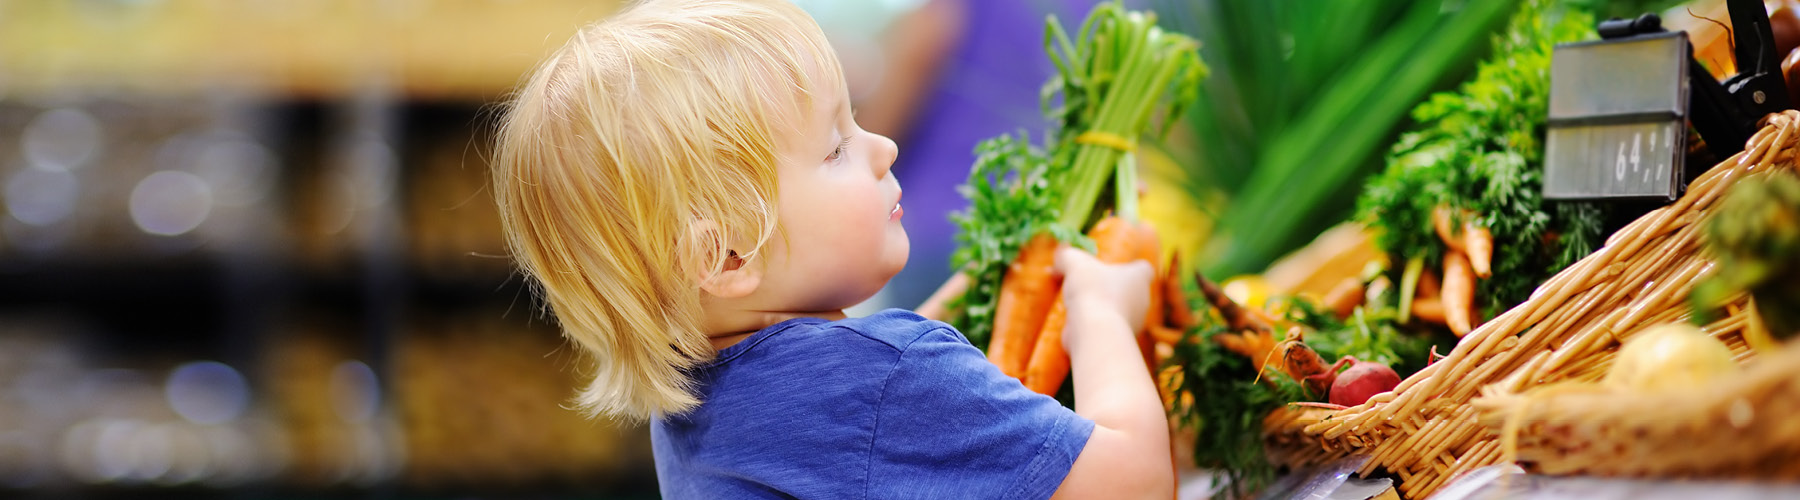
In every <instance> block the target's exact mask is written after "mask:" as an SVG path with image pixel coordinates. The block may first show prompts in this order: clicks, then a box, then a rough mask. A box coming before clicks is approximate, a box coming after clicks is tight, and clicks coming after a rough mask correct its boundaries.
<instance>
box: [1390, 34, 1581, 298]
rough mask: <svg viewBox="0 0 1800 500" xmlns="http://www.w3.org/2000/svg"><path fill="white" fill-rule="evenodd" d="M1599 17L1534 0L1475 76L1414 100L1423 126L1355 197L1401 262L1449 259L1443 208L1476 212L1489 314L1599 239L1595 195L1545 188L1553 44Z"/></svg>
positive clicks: (1431, 263) (1481, 289)
mask: <svg viewBox="0 0 1800 500" xmlns="http://www.w3.org/2000/svg"><path fill="white" fill-rule="evenodd" d="M1593 25H1594V21H1593V18H1592V17H1591V16H1589V15H1587V14H1586V13H1584V12H1581V11H1578V10H1574V9H1556V8H1553V6H1552V5H1551V2H1550V1H1548V0H1530V1H1528V2H1526V4H1525V6H1524V7H1523V8H1521V9H1520V10H1519V11H1518V12H1517V13H1516V14H1515V15H1514V16H1513V18H1512V20H1511V22H1510V23H1509V24H1508V27H1507V30H1506V33H1505V34H1504V35H1501V36H1500V37H1498V38H1497V39H1496V41H1495V44H1496V51H1495V53H1494V55H1493V56H1492V57H1490V58H1489V59H1487V60H1486V61H1483V62H1482V63H1481V64H1480V66H1479V67H1478V68H1477V72H1476V76H1475V78H1474V79H1473V80H1470V81H1469V82H1467V83H1464V84H1463V85H1462V87H1461V88H1460V89H1458V91H1457V92H1455V93H1440V94H1437V95H1433V96H1432V97H1431V99H1430V100H1429V101H1427V102H1425V103H1424V104H1421V105H1419V106H1418V107H1417V108H1416V109H1414V110H1413V118H1414V119H1415V120H1417V121H1418V122H1419V123H1421V124H1424V126H1423V127H1422V128H1421V129H1419V130H1417V131H1414V132H1410V133H1407V134H1405V135H1403V136H1401V138H1400V140H1399V142H1398V143H1397V144H1395V145H1394V150H1393V154H1392V156H1391V157H1390V160H1389V163H1388V167H1387V170H1386V171H1385V172H1383V173H1382V174H1381V175H1380V176H1378V177H1376V178H1374V179H1372V180H1371V181H1370V182H1369V184H1368V185H1367V187H1366V191H1365V192H1364V193H1363V196H1362V198H1361V199H1359V200H1358V202H1357V219H1358V220H1360V221H1362V222H1364V223H1366V224H1368V225H1369V226H1370V227H1373V228H1376V229H1379V230H1380V231H1379V233H1378V236H1377V238H1376V243H1377V245H1379V246H1380V247H1381V248H1383V249H1384V250H1386V251H1387V252H1389V253H1390V254H1392V255H1393V256H1395V257H1396V259H1395V260H1396V261H1402V260H1405V258H1407V257H1423V258H1424V261H1425V267H1426V268H1427V269H1439V268H1441V267H1442V259H1443V243H1442V242H1441V241H1440V240H1439V238H1438V236H1437V234H1436V233H1435V232H1434V231H1433V229H1432V224H1431V215H1432V211H1433V210H1434V209H1435V207H1437V206H1439V205H1448V206H1450V207H1451V208H1454V209H1459V210H1458V211H1457V212H1458V213H1461V212H1462V210H1469V211H1472V212H1473V213H1475V214H1478V217H1479V218H1478V219H1477V220H1476V221H1475V222H1476V223H1477V224H1479V225H1481V226H1484V227H1487V228H1488V230H1489V231H1490V232H1491V233H1492V235H1493V237H1494V251H1495V254H1494V261H1493V274H1494V275H1493V278H1492V279H1488V280H1482V281H1480V282H1479V283H1478V289H1477V293H1478V295H1479V296H1480V297H1481V300H1484V301H1485V309H1486V312H1487V314H1488V315H1492V314H1494V313H1496V312H1498V311H1501V310H1504V309H1506V308H1508V307H1511V306H1513V305H1515V304H1517V303H1519V302H1521V301H1523V300H1525V299H1526V298H1528V297H1530V295H1531V292H1532V290H1534V289H1536V287H1537V286H1538V285H1539V284H1541V283H1543V282H1544V280H1545V279H1547V278H1549V277H1550V276H1551V275H1552V274H1554V273H1556V272H1557V271H1560V270H1562V269H1563V268H1565V267H1568V266H1569V265H1570V264H1572V263H1574V262H1575V261H1576V260H1579V259H1580V258H1581V257H1583V256H1586V255H1587V254H1588V253H1591V252H1592V251H1593V250H1594V249H1595V248H1596V247H1597V245H1598V244H1599V243H1600V242H1601V241H1602V234H1601V232H1602V224H1603V223H1604V220H1605V214H1604V213H1603V211H1602V208H1601V207H1600V206H1599V205H1595V204H1588V203H1554V204H1553V203H1548V202H1546V201H1544V199H1543V196H1542V186H1543V150H1544V146H1543V142H1544V134H1545V126H1544V125H1545V122H1546V120H1547V113H1548V106H1549V105H1548V101H1549V83H1550V55H1551V49H1552V48H1553V46H1554V45H1555V44H1556V43H1561V42H1569V41H1576V40H1581V39H1584V38H1586V37H1588V36H1590V35H1591V33H1592V31H1593V28H1592V27H1593ZM1459 222H1460V221H1459Z"/></svg>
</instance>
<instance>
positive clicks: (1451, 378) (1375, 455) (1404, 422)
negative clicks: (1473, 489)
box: [1290, 111, 1800, 498]
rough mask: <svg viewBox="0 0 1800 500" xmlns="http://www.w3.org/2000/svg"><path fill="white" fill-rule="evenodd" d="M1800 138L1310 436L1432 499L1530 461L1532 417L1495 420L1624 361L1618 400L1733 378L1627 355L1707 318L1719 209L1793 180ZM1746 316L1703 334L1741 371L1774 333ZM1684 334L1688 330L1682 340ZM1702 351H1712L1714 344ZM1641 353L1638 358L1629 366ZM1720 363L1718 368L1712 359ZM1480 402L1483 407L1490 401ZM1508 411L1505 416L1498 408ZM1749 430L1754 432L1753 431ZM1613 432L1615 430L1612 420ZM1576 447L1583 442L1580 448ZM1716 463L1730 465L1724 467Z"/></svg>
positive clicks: (1734, 305)
mask: <svg viewBox="0 0 1800 500" xmlns="http://www.w3.org/2000/svg"><path fill="white" fill-rule="evenodd" d="M1797 131H1800V112H1795V111H1786V112H1783V113H1782V114H1779V115H1772V116H1771V118H1770V124H1769V126H1768V127H1766V128H1764V129H1763V130H1762V131H1761V132H1758V133H1757V134H1756V135H1755V136H1753V137H1752V138H1751V140H1750V144H1749V145H1748V147H1747V148H1746V150H1745V151H1744V152H1742V153H1739V154H1737V155H1735V156H1733V157H1731V158H1729V159H1727V160H1725V161H1724V162H1722V163H1721V164H1720V165H1718V166H1716V167H1714V168H1713V169H1711V170H1710V171H1708V172H1707V173H1706V174H1704V175H1702V176H1700V177H1699V178H1698V179H1696V180H1695V181H1694V182H1693V184H1691V185H1689V187H1688V192H1687V193H1686V194H1685V195H1683V196H1682V197H1681V198H1680V200H1678V201H1676V202H1675V203H1674V204H1672V205H1670V206H1667V207H1663V208H1659V209H1656V210H1654V211H1652V212H1650V213H1649V214H1646V215H1644V216H1642V217H1640V218H1638V219H1637V220H1635V221H1633V222H1632V223H1630V224H1628V225H1626V226H1625V227H1624V228H1623V229H1620V230H1619V231H1618V232H1617V233H1615V234H1613V235H1612V236H1611V237H1609V238H1608V239H1607V244H1606V246H1604V247H1602V248H1601V249H1599V250H1597V251H1596V252H1594V253H1593V254H1591V255H1589V256H1587V257H1585V258H1582V259H1581V260H1580V261H1577V262H1576V263H1575V264H1574V265H1571V266H1570V267H1569V268H1567V269H1564V270H1563V271H1562V272H1560V273H1557V274H1556V275H1555V276H1553V277H1551V278H1550V279H1549V280H1548V281H1547V282H1545V284H1544V285H1543V286H1542V287H1541V288H1539V289H1538V291H1537V292H1536V293H1534V294H1533V295H1532V296H1531V298H1529V299H1527V300H1526V301H1525V302H1524V303H1522V304H1520V305H1519V306H1518V307H1514V308H1512V309H1510V310H1508V311H1507V312H1505V313H1504V314H1501V315H1500V316H1499V317H1497V318H1495V319H1494V320H1493V321H1491V322H1489V323H1487V324H1485V325H1482V326H1481V327H1479V328H1477V329H1475V331H1473V332H1471V333H1470V334H1469V335H1468V336H1466V337H1464V338H1463V340H1462V341H1461V342H1459V343H1458V344H1457V346H1456V348H1455V349H1454V350H1453V351H1452V352H1451V353H1450V354H1449V355H1448V356H1446V357H1445V358H1444V359H1442V360H1439V361H1438V362H1436V363H1434V364H1432V365H1431V366H1428V367H1426V368H1425V369H1423V370H1420V371H1419V372H1418V373H1415V374H1413V375H1412V376H1410V377H1408V378H1407V379H1406V380H1404V381H1402V382H1401V383H1400V386H1399V387H1397V388H1396V389H1395V390H1394V391H1393V392H1391V393H1388V394H1384V395H1381V396H1377V397H1375V398H1371V399H1370V401H1369V402H1367V403H1364V404H1363V405H1359V406H1355V407H1351V408H1348V409H1345V410H1342V411H1338V412H1335V413H1332V414H1329V415H1324V416H1322V417H1321V418H1320V419H1319V420H1317V421H1315V422H1311V423H1304V424H1303V425H1302V426H1301V429H1300V432H1302V433H1303V434H1304V435H1305V436H1310V437H1311V438H1315V439H1316V440H1317V441H1315V442H1314V444H1315V445H1322V446H1323V447H1324V448H1325V449H1328V450H1334V451H1335V452H1336V453H1339V454H1342V455H1349V454H1358V455H1368V456H1370V457H1372V458H1371V459H1370V460H1369V461H1368V462H1367V463H1366V464H1365V465H1364V466H1363V468H1362V470H1361V471H1360V472H1362V473H1370V472H1373V471H1374V470H1376V469H1383V470H1387V471H1390V472H1393V473H1395V474H1397V475H1399V476H1400V477H1401V479H1402V480H1401V482H1400V493H1401V494H1402V495H1405V496H1406V497H1408V498H1424V497H1427V496H1430V495H1431V494H1432V493H1433V492H1436V491H1438V490H1440V489H1441V488H1443V487H1444V486H1445V485H1446V484H1447V483H1448V482H1449V481H1450V480H1451V479H1453V478H1455V477H1456V476H1457V474H1459V473H1462V472H1464V471H1468V470H1471V469H1474V468H1476V467H1481V466H1485V465H1492V464H1498V463H1513V462H1516V461H1517V458H1519V455H1518V452H1517V449H1518V444H1519V440H1518V436H1519V433H1520V432H1521V429H1520V426H1522V425H1524V424H1525V423H1526V422H1527V421H1526V420H1524V419H1510V418H1507V419H1500V420H1496V418H1498V417H1495V416H1494V413H1493V412H1495V411H1500V412H1503V413H1514V414H1525V413H1528V412H1529V411H1530V409H1531V408H1532V407H1534V406H1535V404H1534V403H1533V400H1534V399H1533V398H1535V397H1540V396H1541V395H1554V394H1556V393H1558V392H1562V391H1574V390H1586V389H1570V387H1581V386H1582V385H1586V384H1596V383H1601V382H1603V381H1604V380H1605V379H1606V378H1608V377H1609V375H1608V373H1609V372H1613V371H1615V370H1613V369H1612V368H1613V367H1614V365H1616V364H1619V363H1626V364H1627V365H1628V366H1626V367H1621V368H1619V369H1618V370H1616V371H1617V373H1618V374H1617V375H1610V377H1611V378H1613V379H1614V380H1615V381H1617V382H1615V383H1612V384H1596V387H1601V386H1605V385H1612V386H1613V388H1608V389H1606V390H1619V389H1618V386H1621V385H1624V386H1633V387H1628V388H1626V392H1627V394H1628V395H1630V396H1637V395H1642V394H1640V393H1638V392H1632V391H1633V390H1637V391H1642V390H1648V389H1656V388H1654V387H1652V388H1648V389H1646V388H1645V387H1644V384H1649V385H1663V384H1668V385H1687V384H1688V382H1682V380H1684V379H1690V380H1691V379H1699V378H1706V377H1707V376H1706V375H1695V374H1703V373H1708V372H1714V371H1719V370H1717V369H1716V368H1710V369H1709V368H1679V367H1680V366H1681V365H1683V364H1694V365H1698V366H1701V367H1704V366H1716V364H1717V361H1718V360H1717V358H1716V356H1709V355H1706V354H1704V352H1702V353H1698V354H1693V353H1684V354H1681V355H1674V356H1662V355H1659V352H1664V350H1665V349H1666V346H1659V345H1658V344H1660V343H1661V342H1659V341H1657V340H1656V339H1654V338H1651V339H1648V340H1650V342H1649V343H1645V344H1643V345H1642V346H1632V345H1627V346H1626V347H1625V349H1619V348H1618V345H1619V343H1620V342H1621V341H1622V340H1623V341H1625V342H1627V343H1629V342H1630V341H1631V340H1632V339H1633V338H1634V337H1636V336H1637V335H1642V334H1644V332H1646V331H1649V332H1652V335H1653V337H1654V336H1655V335H1656V334H1654V332H1655V330H1656V329H1655V328H1652V327H1657V326H1658V325H1664V324H1668V323H1683V322H1687V321H1689V320H1690V318H1691V317H1692V316H1693V314H1692V311H1691V310H1690V309H1689V308H1688V307H1687V303H1688V300H1687V296H1688V295H1689V293H1690V292H1691V290H1692V289H1693V288H1694V286H1695V285H1696V284H1697V283H1699V282H1700V281H1702V280H1704V279H1706V274H1707V273H1708V272H1710V271H1711V270H1712V269H1715V268H1716V262H1715V261H1714V260H1713V257H1711V256H1710V255H1709V253H1708V252H1704V251H1702V249H1701V233H1702V232H1703V231H1704V228H1705V226H1706V224H1703V223H1702V222H1701V221H1703V220H1706V217H1708V216H1709V215H1711V214H1712V213H1713V211H1714V210H1716V209H1717V208H1718V207H1719V205H1720V203H1719V200H1720V198H1721V197H1722V195H1723V193H1724V192H1725V190H1726V189H1727V188H1728V187H1730V186H1731V185H1733V184H1734V183H1738V182H1742V179H1743V178H1744V177H1746V174H1748V173H1750V172H1758V171H1769V170H1773V171H1782V172H1791V171H1792V169H1793V163H1792V161H1793V160H1792V159H1793V152H1794V148H1795V146H1796V144H1795V141H1796V139H1797V138H1800V134H1796V132H1797ZM1746 306H1747V296H1745V295H1743V294H1739V295H1737V296H1735V297H1734V298H1732V299H1731V300H1729V301H1728V303H1727V304H1725V305H1724V308H1725V310H1726V311H1727V312H1728V313H1729V315H1727V316H1724V317H1722V318H1720V319H1718V320H1716V321H1712V322H1710V323H1708V324H1706V325H1705V326H1703V327H1702V330H1703V331H1704V332H1706V334H1707V335H1709V336H1711V337H1714V338H1716V339H1718V340H1719V341H1723V342H1724V344H1725V345H1726V346H1727V347H1729V349H1730V350H1731V352H1732V353H1733V356H1734V357H1735V359H1737V360H1738V361H1739V362H1743V361H1745V360H1746V358H1747V357H1754V356H1755V355H1756V353H1755V351H1753V350H1751V348H1750V346H1749V344H1748V342H1747V340H1746V337H1747V336H1748V335H1750V333H1749V332H1750V331H1751V330H1753V329H1754V328H1756V327H1757V325H1759V324H1760V322H1759V321H1757V320H1755V318H1753V317H1752V316H1753V315H1751V314H1749V312H1748V308H1747V307H1746ZM1676 335H1682V333H1680V332H1676ZM1689 337H1691V335H1689ZM1675 341H1676V342H1684V343H1686V344H1695V342H1693V340H1692V339H1689V340H1687V341H1683V340H1681V339H1679V338H1677V339H1676V340H1675ZM1698 344H1700V345H1705V342H1699V343H1698ZM1683 349H1688V350H1692V349H1694V348H1692V347H1684V348H1683ZM1707 349H1712V348H1710V347H1709V348H1707ZM1638 351H1642V353H1641V354H1639V353H1638ZM1628 353H1631V354H1630V355H1631V356H1632V358H1635V359H1631V358H1624V356H1626V355H1627V354H1628ZM1658 358H1661V361H1659V360H1658ZM1709 358H1711V361H1707V359H1709ZM1631 364H1658V365H1667V366H1654V367H1648V368H1636V367H1632V366H1629V365H1631ZM1646 369H1647V370H1653V371H1654V370H1683V371H1686V372H1688V373H1689V374H1688V375H1686V376H1664V375H1662V374H1657V375H1653V376H1643V375H1640V374H1641V373H1642V372H1643V370H1646ZM1627 381H1629V383H1627ZM1646 381H1647V382H1646ZM1665 381H1667V382H1665ZM1539 391H1542V392H1539ZM1518 393H1525V394H1533V393H1535V394H1538V395H1540V396H1526V397H1525V398H1524V399H1505V398H1507V397H1508V396H1507V395H1509V394H1518ZM1478 395H1480V396H1481V398H1480V399H1477V396H1478ZM1496 398H1499V399H1496ZM1759 398H1760V396H1759ZM1484 401H1485V402H1484ZM1496 401H1503V402H1496ZM1677 401H1679V402H1677ZM1762 402H1768V403H1770V404H1777V405H1785V404H1787V403H1785V402H1773V401H1762V400H1760V399H1759V403H1762ZM1661 405H1662V406H1661V407H1662V408H1665V409H1669V410H1674V409H1675V408H1678V407H1679V408H1682V409H1681V410H1680V411H1684V412H1685V411H1689V410H1691V408H1686V407H1687V406H1688V405H1689V401H1688V400H1675V399H1668V400H1663V401H1662V403H1661ZM1496 406H1501V407H1505V408H1504V409H1499V410H1495V409H1494V408H1495V407H1496ZM1635 408H1636V409H1637V411H1639V412H1640V413H1638V414H1635V415H1633V416H1632V417H1631V421H1638V422H1650V423H1648V424H1646V425H1649V426H1652V427H1658V428H1667V427H1670V426H1672V427H1677V428H1698V429H1705V428H1707V427H1706V425H1705V424H1703V423H1701V422H1697V421H1694V420H1687V421H1685V422H1686V423H1682V422H1667V421H1666V420H1668V419H1670V418H1674V417H1673V416H1672V415H1671V414H1673V413H1676V412H1675V411H1670V412H1669V413H1655V412H1648V411H1647V410H1645V408H1646V406H1636V407H1635ZM1608 411H1611V410H1608ZM1719 414H1724V413H1719ZM1483 415H1487V416H1483ZM1496 421H1500V422H1501V424H1500V425H1499V426H1497V427H1496V426H1493V425H1489V424H1492V423H1494V422H1496ZM1563 421H1569V420H1563ZM1483 422H1487V423H1486V424H1484V423H1483ZM1745 424H1746V425H1749V422H1747V421H1746V422H1745ZM1759 425H1760V424H1759ZM1601 426H1602V427H1605V424H1601ZM1290 430H1291V427H1290ZM1609 432H1610V431H1609ZM1646 432H1649V431H1648V430H1646ZM1606 435H1607V436H1610V438H1608V441H1613V440H1616V441H1632V440H1645V441H1646V442H1649V439H1648V438H1647V437H1646V436H1649V435H1658V436H1661V435H1660V434H1638V433H1635V432H1627V433H1623V434H1610V433H1609V434H1606ZM1781 435H1785V434H1780V433H1761V434H1759V435H1758V437H1756V438H1746V439H1761V440H1764V441H1773V440H1776V439H1778V436H1781ZM1568 444H1569V445H1570V446H1581V442H1579V441H1570V442H1568ZM1587 445H1588V447H1591V448H1593V449H1594V450H1595V451H1593V452H1592V453H1593V454H1584V456H1585V457H1587V458H1588V459H1590V460H1591V459H1595V458H1598V457H1599V456H1607V455H1610V454H1611V452H1613V451H1615V450H1617V449H1616V448H1608V447H1607V446H1611V445H1610V443H1609V444H1608V445H1607V446H1598V445H1596V444H1595V443H1594V442H1591V441H1590V442H1587ZM1629 446H1637V445H1627V447H1629ZM1785 446H1788V445H1787V444H1780V443H1773V442H1765V443H1763V444H1759V445H1758V446H1757V447H1756V448H1755V449H1767V448H1768V447H1772V448H1773V449H1776V450H1781V449H1786V448H1783V447H1785ZM1668 449H1669V450H1678V451H1679V453H1671V454H1681V453H1687V452H1688V451H1689V450H1687V449H1686V448H1685V447H1678V448H1668ZM1746 449H1747V450H1748V449H1751V448H1746ZM1626 451H1630V450H1626ZM1708 453H1709V454H1715V455H1714V456H1715V457H1716V456H1717V455H1716V454H1730V453H1731V452H1730V451H1729V449H1728V448H1710V449H1709V450H1708ZM1791 456H1792V455H1789V457H1790V458H1791ZM1611 460H1612V461H1614V462H1624V463H1615V464H1613V465H1608V466H1606V467H1612V466H1614V465H1616V466H1617V467H1619V468H1632V467H1637V466H1639V465H1640V464H1645V463H1654V462H1656V461H1658V460H1661V458H1660V457H1657V456H1653V455H1650V454H1647V452H1630V453H1625V454H1621V455H1614V456H1612V457H1611ZM1588 463H1591V462H1588ZM1711 463H1714V464H1723V463H1728V462H1720V461H1716V460H1714V461H1712V462H1711ZM1527 465H1531V464H1529V463H1528V464H1527ZM1592 466H1593V467H1602V466H1600V465H1597V464H1595V465H1592ZM1557 470H1558V471H1564V470H1566V469H1557ZM1643 470H1645V471H1651V472H1653V471H1656V470H1664V471H1666V472H1673V470H1672V469H1657V468H1654V467H1645V468H1644V469H1643Z"/></svg>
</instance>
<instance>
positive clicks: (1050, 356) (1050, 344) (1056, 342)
mask: <svg viewBox="0 0 1800 500" xmlns="http://www.w3.org/2000/svg"><path fill="white" fill-rule="evenodd" d="M1068 318H1069V308H1068V306H1066V305H1063V301H1062V299H1060V298H1058V299H1056V303H1055V304H1054V305H1052V306H1050V314H1049V315H1048V316H1046V317H1045V319H1044V329H1043V330H1042V331H1040V332H1038V336H1037V345H1036V346H1034V347H1032V348H1031V362H1030V363H1027V364H1026V365H1025V377H1024V378H1022V379H1020V380H1021V381H1022V382H1024V383H1025V388H1026V389H1031V391H1032V392H1036V393H1038V394H1046V395H1050V396H1055V395H1056V390H1057V389H1061V388H1062V383H1063V380H1064V379H1067V378H1068V377H1069V351H1067V350H1065V349H1063V345H1062V337H1063V324H1064V323H1065V322H1066V321H1067V320H1068Z"/></svg>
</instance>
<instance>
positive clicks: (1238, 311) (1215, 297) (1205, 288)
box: [1194, 273, 1275, 332]
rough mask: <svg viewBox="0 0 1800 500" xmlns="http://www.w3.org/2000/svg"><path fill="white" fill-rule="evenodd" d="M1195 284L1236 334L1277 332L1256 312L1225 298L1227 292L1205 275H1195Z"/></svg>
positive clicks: (1226, 325)
mask: <svg viewBox="0 0 1800 500" xmlns="http://www.w3.org/2000/svg"><path fill="white" fill-rule="evenodd" d="M1194 282H1195V283H1197V284H1199V285H1200V294H1201V295H1204V296H1205V297H1206V301H1207V302H1208V303H1211V304H1212V306H1213V309H1217V310H1218V311H1219V316H1220V317H1222V318H1224V319H1225V327H1226V328H1229V329H1231V331H1234V332H1241V331H1257V332H1274V331H1275V327H1273V326H1270V322H1269V321H1265V320H1264V319H1263V318H1260V317H1258V315H1256V314H1254V311H1250V310H1247V309H1244V307H1243V306H1239V305H1238V303H1237V302H1234V301H1232V300H1231V297H1227V296H1225V291H1224V290H1221V289H1220V288H1219V285H1218V284H1217V283H1213V282H1212V280H1208V279H1206V276H1205V275H1202V274H1200V273H1194Z"/></svg>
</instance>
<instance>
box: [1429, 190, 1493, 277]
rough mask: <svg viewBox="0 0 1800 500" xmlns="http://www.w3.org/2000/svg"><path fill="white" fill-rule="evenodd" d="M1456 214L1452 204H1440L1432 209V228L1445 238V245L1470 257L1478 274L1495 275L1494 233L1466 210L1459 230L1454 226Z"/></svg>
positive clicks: (1439, 236) (1470, 263)
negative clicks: (1482, 225) (1451, 206)
mask: <svg viewBox="0 0 1800 500" xmlns="http://www.w3.org/2000/svg"><path fill="white" fill-rule="evenodd" d="M1455 215H1456V214H1455V213H1454V212H1453V211H1452V210H1451V208H1450V206H1448V205H1438V207H1437V209H1436V210H1432V211H1431V228H1432V229H1433V230H1435V231H1437V235H1438V239H1441V240H1444V246H1446V247H1449V248H1450V250H1451V251H1454V252H1460V253H1462V254H1463V255H1464V256H1466V257H1467V258H1468V259H1469V266H1470V267H1472V268H1473V269H1474V271H1475V275H1476V276H1480V277H1482V278H1484V279H1485V278H1488V277H1491V276H1493V275H1494V273H1493V257H1494V236H1493V234H1492V233H1489V232H1488V229H1487V228H1485V227H1481V226H1480V225H1478V224H1476V223H1475V216H1474V214H1473V213H1470V212H1466V211H1465V212H1464V213H1463V224H1462V227H1461V228H1460V231H1459V230H1458V228H1455V227H1454V225H1455V224H1456V222H1455V220H1454V219H1455Z"/></svg>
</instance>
